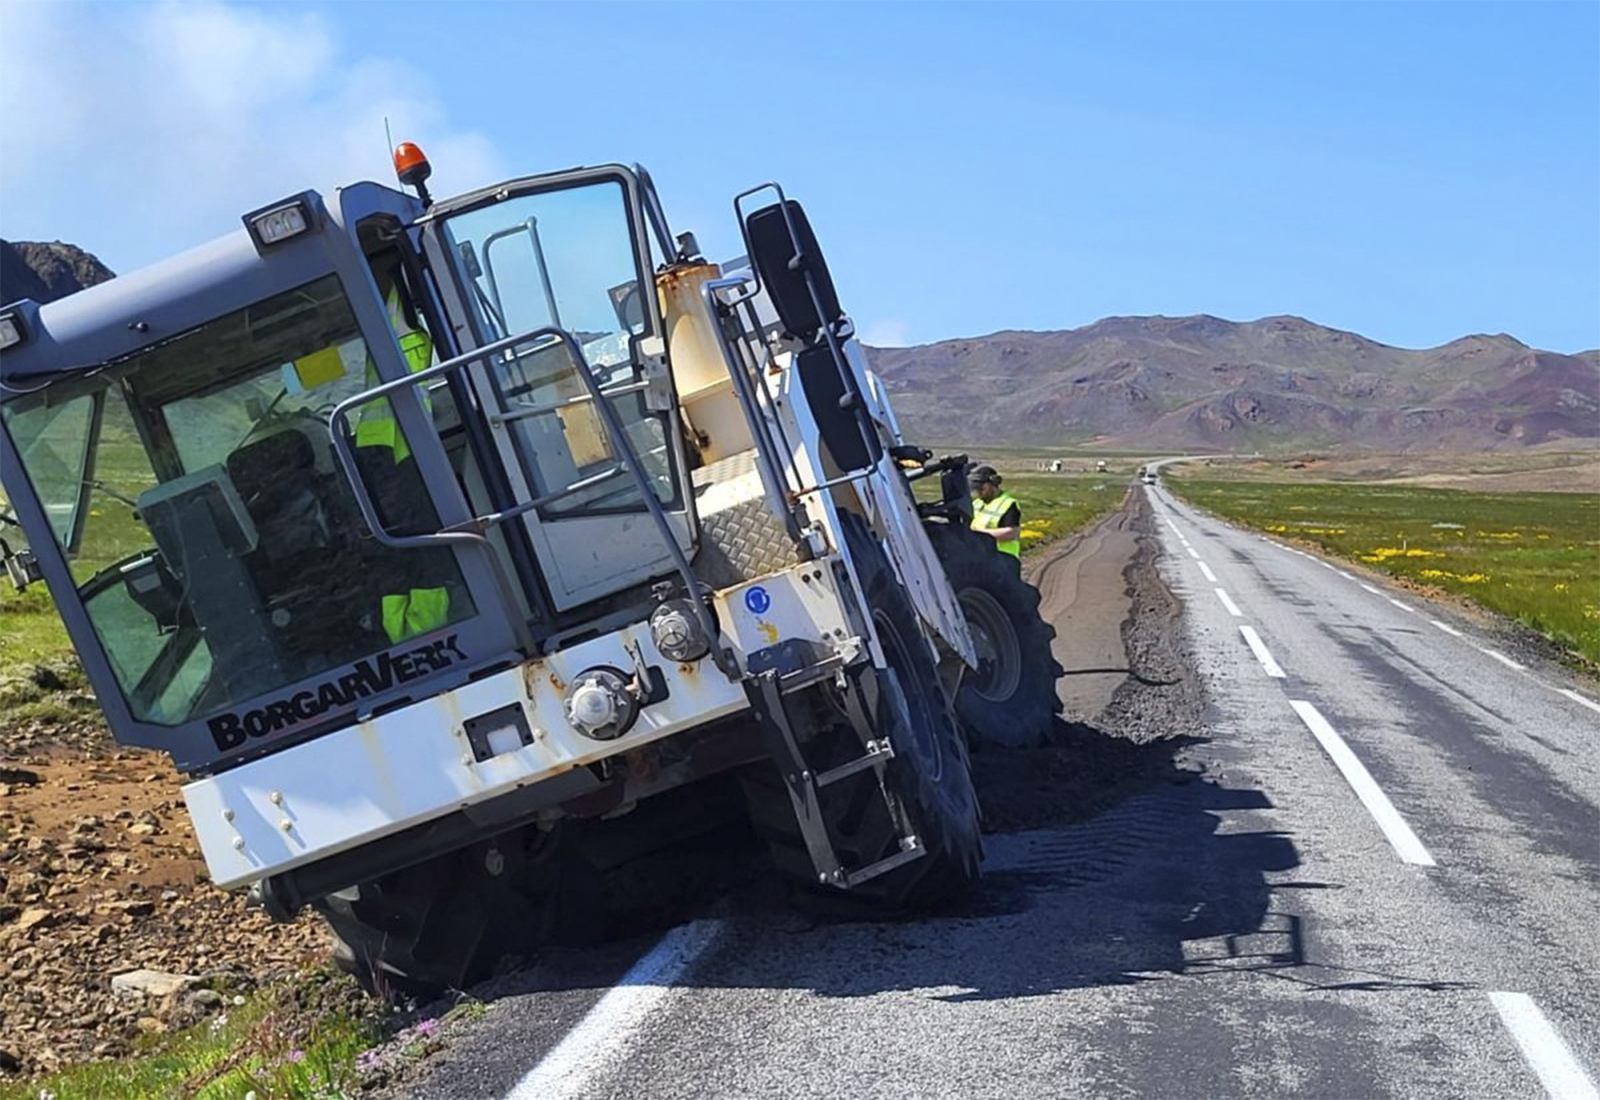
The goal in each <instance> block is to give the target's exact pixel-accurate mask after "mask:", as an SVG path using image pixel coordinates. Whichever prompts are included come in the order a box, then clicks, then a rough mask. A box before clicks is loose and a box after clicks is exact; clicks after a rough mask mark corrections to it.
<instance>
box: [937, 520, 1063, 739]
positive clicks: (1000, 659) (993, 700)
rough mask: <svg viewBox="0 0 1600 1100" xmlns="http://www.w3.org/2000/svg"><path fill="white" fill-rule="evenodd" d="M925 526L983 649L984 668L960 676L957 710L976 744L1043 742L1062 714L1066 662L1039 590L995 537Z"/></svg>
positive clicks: (980, 658) (980, 656) (980, 657)
mask: <svg viewBox="0 0 1600 1100" xmlns="http://www.w3.org/2000/svg"><path fill="white" fill-rule="evenodd" d="M925 529H926V530H927V532H928V541H929V542H931V543H932V544H933V552H934V553H935V554H936V555H937V556H938V558H939V562H940V564H941V565H943V566H944V571H945V575H946V576H947V577H949V578H950V585H951V587H952V588H954V589H955V593H956V599H957V600H959V601H960V603H961V610H962V611H963V612H964V613H965V614H966V617H967V629H968V631H969V632H970V633H971V635H972V643H973V648H974V649H975V650H977V654H978V667H977V668H976V669H972V670H969V671H968V672H967V673H966V675H964V676H963V677H962V678H961V690H960V692H959V693H957V695H956V714H957V715H959V716H960V718H961V721H962V723H963V724H964V725H965V726H966V729H967V733H968V735H969V736H970V737H971V739H972V741H973V743H974V744H976V745H979V746H982V745H984V744H996V745H1009V746H1026V745H1038V744H1042V743H1043V742H1044V739H1045V737H1046V736H1047V735H1048V734H1049V732H1050V727H1051V725H1052V723H1053V722H1054V720H1055V716H1056V715H1057V714H1059V713H1061V700H1060V699H1059V698H1058V697H1057V695H1056V680H1057V679H1059V678H1060V676H1061V666H1060V665H1059V664H1057V663H1056V659H1055V656H1054V655H1053V654H1052V653H1051V650H1050V643H1051V642H1052V641H1054V640H1055V636H1056V632H1055V628H1054V627H1052V626H1051V625H1050V624H1049V623H1047V622H1045V621H1044V619H1043V618H1042V617H1040V615H1039V590H1038V589H1036V588H1034V587H1033V585H1031V584H1029V583H1028V582H1027V581H1025V580H1023V579H1022V573H1021V570H1020V569H1019V567H1018V563H1017V559H1016V558H1014V557H1012V556H1011V555H1009V554H1003V553H1001V552H1000V550H999V549H998V548H997V547H996V546H995V544H994V540H993V539H991V538H988V537H987V536H985V535H979V534H974V533H973V532H972V531H969V530H967V529H966V528H964V527H959V526H955V525H953V524H946V523H929V524H927V525H926V526H925Z"/></svg>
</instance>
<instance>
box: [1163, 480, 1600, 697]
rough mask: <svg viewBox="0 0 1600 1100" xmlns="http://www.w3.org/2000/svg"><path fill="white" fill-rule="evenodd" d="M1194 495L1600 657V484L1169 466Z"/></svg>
mask: <svg viewBox="0 0 1600 1100" xmlns="http://www.w3.org/2000/svg"><path fill="white" fill-rule="evenodd" d="M1166 484H1167V486H1168V487H1169V488H1170V489H1172V490H1173V491H1174V492H1176V493H1178V494H1179V495H1180V496H1182V497H1184V498H1185V499H1187V500H1189V501H1190V502H1192V503H1194V504H1196V505H1199V506H1200V507H1203V508H1205V509H1207V510H1208V511H1211V512H1215V513H1216V514H1218V515H1220V516H1223V517H1224V518H1226V519H1229V520H1233V521H1234V522H1236V523H1242V524H1247V525H1249V526H1250V527H1253V528H1255V529H1256V530H1258V531H1264V532H1267V533H1268V534H1272V535H1276V536H1278V537H1280V538H1286V539H1296V540H1299V541H1302V542H1306V543H1311V544H1314V545H1316V546H1317V547H1319V548H1321V549H1322V550H1325V551H1327V552H1328V553H1330V554H1335V555H1338V556H1340V557H1343V558H1348V559H1350V560H1352V561H1356V562H1359V563H1361V564H1362V565H1365V566H1368V567H1370V568H1372V569H1376V570H1379V571H1381V572H1384V573H1388V574H1389V575H1390V576H1393V577H1397V578H1400V579H1401V580H1404V581H1408V582H1411V583H1413V584H1416V585H1419V586H1422V587H1426V588H1431V589H1436V590H1440V591H1443V592H1448V593H1450V594H1452V595H1456V596H1462V597H1465V598H1466V599H1469V600H1471V601H1473V602H1474V603H1476V604H1479V605H1480V606H1482V607H1485V608H1488V609H1489V610H1490V611H1495V612H1498V613H1500V614H1502V615H1505V616H1508V617H1510V618H1513V619H1516V620H1517V621H1518V622H1520V623H1522V624H1524V625H1525V626H1528V627H1531V628H1532V629H1534V630H1536V631H1538V632H1539V633H1541V634H1543V635H1544V636H1545V637H1547V638H1549V639H1550V640H1551V641H1552V642H1554V643H1555V644H1556V645H1558V646H1560V647H1561V648H1562V649H1564V650H1566V651H1567V652H1569V653H1570V654H1572V655H1574V656H1576V657H1579V658H1581V659H1582V660H1583V661H1586V662H1588V663H1589V664H1591V665H1594V664H1600V495H1597V494H1586V493H1483V492H1468V491H1464V490H1459V489H1424V488H1417V487H1414V486H1386V485H1359V484H1349V483H1328V482H1321V483H1317V482H1312V483H1306V484H1291V483H1284V482H1267V481H1246V480H1237V479H1232V480H1223V479H1219V478H1217V477H1215V476H1212V475H1211V474H1210V473H1208V474H1207V475H1206V476H1204V477H1197V476H1193V475H1189V474H1185V473H1184V472H1183V471H1182V470H1172V471H1170V474H1169V476H1168V477H1167V479H1166Z"/></svg>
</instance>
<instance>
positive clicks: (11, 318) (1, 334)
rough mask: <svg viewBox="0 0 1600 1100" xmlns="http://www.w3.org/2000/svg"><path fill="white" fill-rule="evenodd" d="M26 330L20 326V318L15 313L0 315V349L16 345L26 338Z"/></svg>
mask: <svg viewBox="0 0 1600 1100" xmlns="http://www.w3.org/2000/svg"><path fill="white" fill-rule="evenodd" d="M27 334H28V330H27V329H25V328H24V327H23V326H22V318H21V317H18V316H17V315H16V314H15V313H7V314H5V315H3V316H0V351H4V350H5V349H6V348H13V347H16V346H17V345H18V344H20V343H22V341H23V340H24V339H26V338H27Z"/></svg>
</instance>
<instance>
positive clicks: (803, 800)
mask: <svg viewBox="0 0 1600 1100" xmlns="http://www.w3.org/2000/svg"><path fill="white" fill-rule="evenodd" d="M745 690H746V693H747V694H748V695H749V698H750V702H751V704H752V706H753V707H754V709H755V712H756V715H757V718H758V719H759V721H760V725H761V727H762V730H763V732H764V733H765V734H766V741H767V745H768V748H769V750H770V752H771V754H772V759H773V763H775V764H776V765H777V767H778V773H779V774H780V775H781V776H782V777H783V783H784V787H785V789H787V791H788V793H789V799H790V802H791V803H792V804H793V807H794V813H795V820H796V822H797V823H798V824H799V826H800V836H801V839H802V840H804V842H805V846H806V853H807V854H808V855H809V856H810V857H811V863H812V866H813V867H815V868H816V871H817V881H818V882H820V883H822V884H823V885H825V886H836V887H838V888H840V889H845V890H848V889H850V888H851V887H854V886H859V885H860V884H861V883H863V882H867V881H869V880H871V879H875V878H877V877H878V876H879V875H883V874H887V873H888V872H890V871H893V870H894V869H895V868H896V867H900V866H902V865H903V864H906V863H909V862H911V861H912V860H914V859H918V858H920V857H921V856H922V855H923V854H924V852H925V849H924V848H923V846H922V842H921V840H920V839H919V838H918V837H917V836H916V834H914V833H912V832H910V831H908V830H907V828H906V825H907V823H906V821H905V814H904V810H903V809H902V808H901V806H900V803H899V799H898V798H896V797H895V795H894V794H893V793H892V792H891V791H889V790H888V789H887V788H885V787H884V786H883V783H882V779H883V769H884V766H885V765H886V764H887V763H888V762H889V761H890V760H892V759H894V747H893V746H892V745H890V744H889V742H888V740H886V739H882V740H879V739H872V738H868V737H865V736H863V741H864V743H865V745H866V749H867V751H866V752H865V753H863V754H862V755H861V756H858V757H856V758H855V759H854V760H849V761H846V762H845V763H843V764H840V765H839V766H837V767H835V768H830V769H829V770H827V771H825V772H822V773H821V774H817V773H815V772H813V771H812V770H811V768H810V766H809V765H808V764H807V763H806V761H805V757H804V756H803V755H802V753H801V751H800V744H799V741H798V739H797V738H796V737H795V734H794V730H793V728H792V727H791V726H790V724H789V715H788V711H787V710H786V708H785V705H784V693H783V691H782V688H781V683H780V678H779V675H778V673H777V672H776V670H770V669H769V670H767V671H765V672H761V673H757V674H756V675H754V676H752V677H750V678H749V679H748V680H746V681H745ZM845 709H846V710H847V711H848V712H849V714H850V716H851V724H852V725H853V726H855V727H856V728H857V730H858V731H860V732H863V734H864V732H865V731H866V730H867V729H868V727H867V726H866V725H865V714H864V712H863V711H862V709H861V705H860V700H859V699H857V698H856V696H855V693H854V692H850V693H848V694H847V695H846V697H845ZM868 769H871V770H873V771H875V772H877V773H878V778H879V791H880V793H881V794H882V796H883V799H884V804H885V805H884V808H885V810H886V812H888V814H889V816H890V819H891V820H892V821H894V822H895V823H896V827H897V831H899V832H901V834H902V835H901V836H899V837H898V838H897V839H898V843H899V847H900V850H899V851H898V852H895V853H893V854H892V855H888V856H885V857H884V858H883V859H880V860H876V861H874V862H872V863H869V864H866V865H865V866H862V867H855V868H846V867H845V866H844V865H843V864H841V863H840V862H839V854H838V852H837V851H836V850H835V849H834V846H833V838H832V837H830V836H829V835H828V827H827V823H826V822H825V821H824V820H823V817H822V803H821V800H820V798H819V797H818V796H819V794H820V793H821V791H822V789H823V788H824V787H828V786H831V785H832V784H834V783H838V782H839V781H840V780H843V779H848V778H849V777H850V776H852V775H857V774H859V773H861V772H864V771H867V770H868Z"/></svg>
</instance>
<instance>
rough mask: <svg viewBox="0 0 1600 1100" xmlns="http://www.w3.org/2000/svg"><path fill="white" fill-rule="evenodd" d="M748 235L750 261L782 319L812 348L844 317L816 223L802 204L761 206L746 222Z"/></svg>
mask: <svg viewBox="0 0 1600 1100" xmlns="http://www.w3.org/2000/svg"><path fill="white" fill-rule="evenodd" d="M745 231H746V233H747V234H748V236H749V242H750V262H751V263H752V264H754V265H755V269H756V273H757V274H758V275H760V276H761V285H762V286H763V287H765V288H766V291H767V295H768V297H770V298H771V299H772V305H773V308H775V309H776V310H777V311H778V319H779V320H780V321H782V322H783V327H784V328H785V329H787V330H788V332H789V334H790V335H791V336H795V337H797V338H799V339H800V340H802V341H804V342H805V343H808V344H809V343H811V342H812V341H813V340H814V339H816V335H817V332H818V331H819V330H820V329H821V328H822V327H823V326H824V325H831V324H834V323H835V322H837V321H839V320H841V319H842V318H843V317H844V313H843V311H841V310H840V309H839V296H838V294H836V293H835V292H834V289H833V276H832V275H830V274H829V273H828V263H827V261H826V260H824V259H823V258H822V249H821V248H820V247H818V245H817V238H816V234H814V233H812V232H811V222H810V221H809V220H808V219H807V218H806V212H805V210H803V209H802V208H801V206H800V204H799V203H798V202H796V201H795V200H793V199H786V200H784V201H783V202H781V203H773V204H772V205H771V206H764V207H762V208H761V209H760V210H757V211H755V212H754V213H752V214H751V215H750V216H749V217H748V218H746V219H745ZM808 275H809V276H810V285H809V286H808V285H807V279H806V276H808ZM813 287H815V289H816V296H815V297H814V298H813V296H812V288H813ZM819 306H820V311H819Z"/></svg>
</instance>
